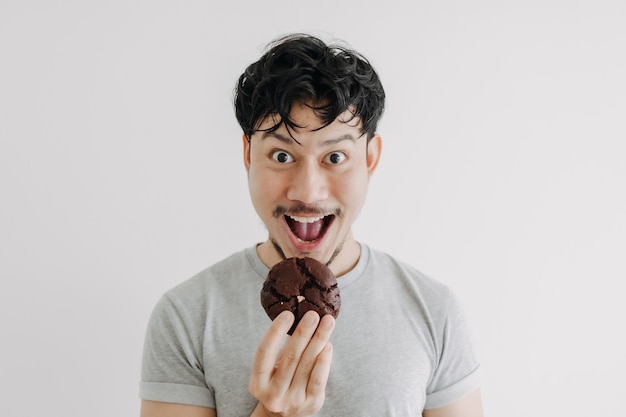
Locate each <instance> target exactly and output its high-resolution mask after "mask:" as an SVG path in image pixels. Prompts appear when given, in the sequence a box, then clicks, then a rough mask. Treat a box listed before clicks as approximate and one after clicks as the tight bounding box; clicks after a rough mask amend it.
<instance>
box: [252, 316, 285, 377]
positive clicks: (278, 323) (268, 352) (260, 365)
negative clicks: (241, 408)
mask: <svg viewBox="0 0 626 417" xmlns="http://www.w3.org/2000/svg"><path fill="white" fill-rule="evenodd" d="M293 321H294V316H293V313H291V312H290V311H287V310H286V311H283V312H282V313H280V314H279V315H278V316H277V317H276V318H275V319H274V321H273V322H272V324H271V325H270V327H269V328H268V329H267V331H266V332H265V335H264V336H263V339H262V340H261V343H259V346H258V347H257V351H256V355H255V357H254V363H253V364H252V378H258V379H259V382H262V383H269V379H270V377H271V374H272V371H273V370H274V365H275V364H276V353H277V351H278V348H279V347H280V344H281V342H282V340H283V337H284V336H285V334H286V333H287V331H288V330H289V329H290V328H291V325H292V323H293Z"/></svg>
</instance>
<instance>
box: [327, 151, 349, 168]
mask: <svg viewBox="0 0 626 417" xmlns="http://www.w3.org/2000/svg"><path fill="white" fill-rule="evenodd" d="M345 160H346V154H345V153H343V152H331V153H329V154H328V155H326V158H325V161H326V162H328V163H329V164H333V165H337V164H340V163H342V162H343V161H345Z"/></svg>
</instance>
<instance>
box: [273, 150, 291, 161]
mask: <svg viewBox="0 0 626 417" xmlns="http://www.w3.org/2000/svg"><path fill="white" fill-rule="evenodd" d="M276 159H277V160H278V162H287V160H288V159H289V157H288V156H287V154H286V153H284V152H280V153H278V155H276Z"/></svg>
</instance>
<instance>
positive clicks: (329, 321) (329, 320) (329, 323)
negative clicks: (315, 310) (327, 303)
mask: <svg viewBox="0 0 626 417" xmlns="http://www.w3.org/2000/svg"><path fill="white" fill-rule="evenodd" d="M334 325H335V319H334V318H333V316H328V317H326V316H324V317H323V319H322V323H321V326H322V328H324V329H330V328H331V327H333V326H334Z"/></svg>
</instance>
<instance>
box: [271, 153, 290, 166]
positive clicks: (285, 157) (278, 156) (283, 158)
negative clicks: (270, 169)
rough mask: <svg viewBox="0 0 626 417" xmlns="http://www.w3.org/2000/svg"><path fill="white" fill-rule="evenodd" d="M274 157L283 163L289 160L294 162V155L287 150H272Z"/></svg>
mask: <svg viewBox="0 0 626 417" xmlns="http://www.w3.org/2000/svg"><path fill="white" fill-rule="evenodd" d="M272 159H273V160H274V161H276V162H280V163H281V164H286V163H287V162H293V157H292V156H291V155H289V154H288V153H287V152H285V151H274V152H272Z"/></svg>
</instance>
